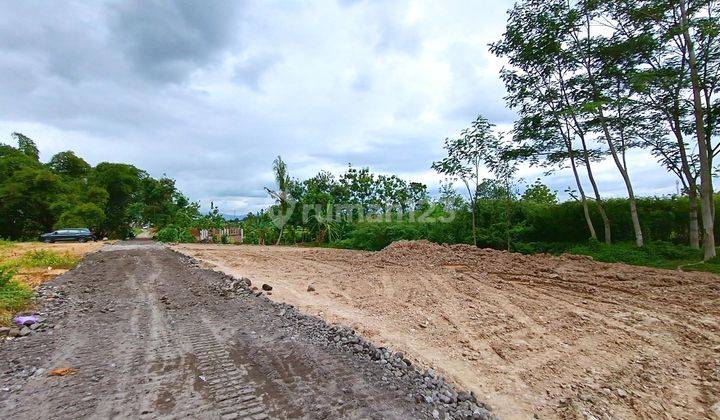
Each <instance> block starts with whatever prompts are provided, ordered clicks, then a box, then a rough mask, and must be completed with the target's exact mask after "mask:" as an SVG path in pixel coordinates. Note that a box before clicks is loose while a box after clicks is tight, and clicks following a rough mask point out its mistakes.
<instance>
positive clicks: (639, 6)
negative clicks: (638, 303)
mask: <svg viewBox="0 0 720 420" xmlns="http://www.w3.org/2000/svg"><path fill="white" fill-rule="evenodd" d="M718 12H719V11H718V5H717V2H715V1H707V0H701V1H691V0H619V1H610V2H606V1H598V0H580V1H570V0H549V1H546V0H526V1H521V2H518V3H516V4H515V6H514V7H513V8H512V9H511V10H510V11H509V16H508V23H507V27H506V31H505V33H504V35H503V37H502V39H500V40H499V41H497V42H495V43H493V44H492V45H491V46H490V50H491V52H492V53H494V54H496V55H497V56H498V57H501V58H503V59H505V60H506V61H507V65H506V66H505V67H504V68H503V70H502V73H501V77H502V80H503V81H504V83H505V86H506V88H507V91H508V96H507V103H508V105H509V106H510V107H512V108H514V109H515V110H517V112H518V114H519V119H518V121H517V122H516V123H515V127H514V130H513V136H512V143H513V144H512V145H511V146H510V147H509V149H510V150H509V152H508V156H506V157H508V158H514V159H524V160H526V161H528V162H530V163H532V164H536V165H540V166H542V167H545V168H547V169H548V171H554V170H558V169H562V168H570V169H571V170H572V173H573V176H574V180H575V185H574V190H575V191H576V192H577V196H578V200H579V201H580V202H581V203H582V206H583V214H584V218H585V221H586V225H587V232H588V235H589V237H590V238H592V239H597V238H598V237H599V236H600V235H599V234H598V232H597V228H596V223H595V221H594V220H593V219H592V217H590V209H589V208H590V207H591V206H593V207H595V209H596V211H597V213H599V215H600V218H601V224H602V226H603V234H602V239H603V240H604V241H605V242H606V243H610V242H611V241H612V236H613V235H612V232H613V229H612V226H611V220H610V218H609V217H608V215H607V211H606V208H605V202H606V200H605V199H604V198H603V196H602V194H601V191H600V190H599V188H598V184H597V181H596V177H595V174H594V171H593V170H594V167H596V166H597V162H599V161H601V160H605V159H610V160H611V161H612V162H613V163H614V166H615V167H616V169H617V171H618V173H619V175H620V177H621V178H622V180H623V184H624V187H625V189H626V191H627V202H628V212H629V214H628V217H629V218H630V219H631V221H632V226H633V231H634V240H635V243H636V245H637V246H638V247H642V246H643V245H644V243H645V238H644V237H643V229H642V226H641V220H640V215H639V214H638V209H637V198H636V195H635V191H634V183H633V178H632V172H631V170H632V168H631V167H630V164H629V161H628V159H627V153H628V151H629V150H631V149H633V148H641V149H645V150H648V151H650V152H651V153H652V154H653V155H654V156H655V157H656V158H657V161H658V164H659V165H661V166H662V167H664V168H665V169H667V170H668V171H669V172H671V173H673V174H675V175H676V176H677V178H678V180H679V182H680V183H681V185H682V186H683V191H684V194H686V195H687V198H688V200H689V209H688V216H689V217H688V225H689V232H690V234H689V245H690V246H691V247H693V248H699V247H700V242H701V241H702V243H703V249H704V258H705V259H706V260H707V259H710V258H713V257H714V256H715V255H716V251H715V237H714V216H715V207H714V189H713V175H714V174H715V167H714V158H715V156H716V155H717V153H718V152H719V151H720V145H719V144H718V142H717V141H716V139H715V137H716V136H717V134H718V116H719V115H720V113H719V110H720V107H719V105H720V102H718V98H717V87H718V82H719V81H720V79H719V76H720V73H719V71H720V60H719V58H720V44H719V41H718V36H719V35H720V24H719V23H718V18H717V16H718ZM588 184H589V188H588V187H587V185H588ZM698 209H699V210H700V214H701V218H700V220H698Z"/></svg>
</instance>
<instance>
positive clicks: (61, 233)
mask: <svg viewBox="0 0 720 420" xmlns="http://www.w3.org/2000/svg"><path fill="white" fill-rule="evenodd" d="M40 240H41V241H43V242H46V243H53V242H60V241H77V242H87V241H94V240H95V236H94V235H93V234H92V232H90V229H87V228H73V229H60V230H56V231H55V232H50V233H43V234H42V235H40Z"/></svg>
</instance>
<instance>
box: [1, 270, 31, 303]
mask: <svg viewBox="0 0 720 420" xmlns="http://www.w3.org/2000/svg"><path fill="white" fill-rule="evenodd" d="M13 275H14V274H13V272H12V271H7V269H4V268H2V267H0V314H3V313H7V312H14V311H17V310H20V309H22V308H23V307H25V306H26V305H27V304H28V301H29V300H30V298H31V297H32V291H31V290H30V289H29V288H28V287H27V286H25V285H23V284H21V283H19V282H17V281H15V280H13V279H12V276H13Z"/></svg>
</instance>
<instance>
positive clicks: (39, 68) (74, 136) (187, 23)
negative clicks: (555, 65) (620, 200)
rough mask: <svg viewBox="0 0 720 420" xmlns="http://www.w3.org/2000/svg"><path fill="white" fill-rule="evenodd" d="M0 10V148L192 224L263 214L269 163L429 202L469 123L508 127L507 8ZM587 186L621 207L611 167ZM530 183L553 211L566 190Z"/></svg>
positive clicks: (41, 6)
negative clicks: (110, 178) (90, 172)
mask: <svg viewBox="0 0 720 420" xmlns="http://www.w3.org/2000/svg"><path fill="white" fill-rule="evenodd" d="M0 3H1V4H2V9H3V13H2V14H0V109H1V110H2V112H1V113H0V142H5V143H9V144H13V143H12V141H11V140H10V134H11V133H12V132H14V131H19V132H22V133H24V134H25V135H28V136H30V137H31V138H33V139H34V140H35V141H36V142H37V144H38V147H39V149H40V152H41V159H43V160H44V161H47V160H49V159H50V157H52V155H53V154H55V153H57V152H59V151H63V150H73V151H75V152H76V153H77V154H78V155H80V156H82V157H83V158H85V159H86V160H87V161H88V162H89V163H91V164H93V165H94V164H97V163H99V162H103V161H111V162H124V163H131V164H133V165H135V166H137V167H139V168H142V169H145V170H147V171H148V172H149V173H150V174H151V175H153V176H155V177H158V176H162V175H167V176H169V177H171V178H174V179H175V180H176V182H177V186H178V188H179V189H180V190H181V191H182V192H183V193H184V194H185V195H187V196H188V197H190V198H191V199H192V200H194V201H198V202H200V204H201V205H202V208H203V209H207V208H208V207H209V205H210V202H211V201H213V202H214V203H215V204H216V206H218V207H219V208H220V210H221V211H222V212H224V213H227V214H234V213H235V214H238V215H239V214H244V213H246V212H248V211H256V210H258V209H260V208H263V207H265V206H266V205H267V204H268V203H270V202H271V200H270V199H269V198H268V196H267V194H266V193H265V191H264V189H263V187H264V186H271V185H272V183H273V177H272V170H271V169H272V161H273V159H274V158H275V157H276V156H277V155H281V156H282V158H283V160H285V161H286V162H287V164H288V168H289V171H290V174H291V175H292V176H293V177H295V178H299V179H305V178H308V177H311V176H313V175H314V174H316V173H317V172H319V171H320V170H328V171H331V172H333V173H336V174H340V173H342V172H344V170H345V169H346V168H347V165H348V164H349V163H352V164H353V166H355V167H365V166H367V167H370V169H371V170H372V171H374V172H377V173H387V174H397V175H399V176H401V177H404V178H406V179H408V180H412V181H420V182H425V183H426V184H427V185H428V188H429V191H430V192H431V193H434V192H436V190H437V185H438V183H439V181H440V180H441V178H440V176H439V175H437V174H436V173H434V172H433V171H432V170H431V169H430V165H431V164H432V162H433V161H435V160H439V159H441V158H442V156H443V150H442V144H443V139H444V138H446V137H451V136H454V135H456V134H457V133H459V132H460V130H461V129H462V128H464V127H466V126H468V125H469V124H470V122H471V121H472V120H473V119H474V118H475V116H476V115H478V114H483V115H485V116H486V117H487V118H488V119H489V120H491V121H492V122H494V123H495V124H497V126H498V128H499V129H501V130H509V128H510V127H512V123H513V121H514V119H515V114H514V113H513V111H512V110H509V109H507V108H506V107H505V104H504V100H503V97H504V95H505V90H504V87H503V84H502V82H501V81H500V78H499V75H498V73H499V70H500V69H501V67H502V64H503V63H502V62H501V61H500V60H499V59H497V58H496V57H494V56H493V55H492V54H490V53H489V51H488V43H490V42H493V41H495V40H497V39H499V37H500V36H501V35H502V33H503V30H504V24H505V17H506V10H507V9H508V8H509V7H511V5H512V1H476V2H470V1H465V0H444V1H441V2H439V1H433V0H427V1H405V0H388V1H381V0H319V1H289V0H287V1H272V0H267V1H239V0H238V1H212V0H203V1H188V0H184V1H152V0H133V1H97V2H74V1H63V2H57V1H51V0H47V1H36V0H26V1H14V0H12V1H11V0H0ZM630 159H631V176H632V177H633V179H634V180H635V184H636V185H635V188H636V193H637V194H639V195H655V194H667V193H673V192H675V190H676V183H675V179H674V178H673V176H672V175H670V174H668V173H666V171H665V170H663V169H661V168H659V167H658V165H657V163H655V161H654V160H653V158H652V157H651V156H649V155H648V154H647V153H645V152H634V153H633V154H632V155H631V157H630ZM596 171H597V178H598V182H599V184H600V188H601V190H602V192H603V193H604V194H605V195H607V196H623V195H624V192H625V190H624V186H623V184H622V182H621V178H620V177H619V176H618V175H617V170H616V169H615V167H614V165H613V163H612V162H610V161H607V162H603V163H601V164H599V165H598V167H597V169H596ZM520 176H521V177H522V178H523V179H525V180H526V181H527V182H532V181H533V180H534V179H535V178H537V177H543V170H541V169H537V168H530V167H526V166H524V167H522V169H521V171H520ZM543 181H544V182H545V183H546V184H548V185H549V186H550V187H551V188H552V189H554V190H557V191H558V192H559V193H560V196H561V198H564V197H567V195H566V194H565V193H564V191H565V190H566V189H567V187H568V186H571V185H572V184H573V181H572V177H571V174H570V173H569V171H559V172H556V173H554V174H552V175H550V176H548V177H543Z"/></svg>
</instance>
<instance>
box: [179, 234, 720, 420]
mask: <svg viewBox="0 0 720 420" xmlns="http://www.w3.org/2000/svg"><path fill="white" fill-rule="evenodd" d="M176 249H178V250H180V251H181V252H184V253H186V254H188V255H191V256H193V257H195V258H197V259H198V260H202V261H203V264H204V265H205V266H207V267H210V268H214V269H219V270H222V271H225V272H227V273H229V274H233V275H236V276H244V277H248V278H250V279H252V280H253V281H254V282H260V283H261V282H270V281H272V284H273V286H274V289H273V294H272V296H270V298H271V299H273V300H277V301H281V302H285V303H288V304H292V305H295V306H296V307H297V308H299V309H300V310H302V311H303V312H305V313H311V314H316V315H318V316H320V317H322V318H323V319H325V320H326V321H327V322H332V323H340V324H343V325H350V326H352V327H353V328H354V329H355V330H356V331H358V332H359V333H360V334H361V335H362V336H363V337H366V338H368V339H370V340H372V341H373V342H374V343H376V344H380V345H387V346H388V347H393V348H395V349H399V350H402V351H403V352H404V353H405V355H406V357H407V358H409V359H410V360H411V361H413V362H414V365H421V366H432V367H434V368H435V369H436V370H438V372H440V373H442V374H443V375H445V376H446V377H447V378H449V379H450V380H452V381H453V382H454V383H456V384H458V386H460V387H462V388H463V389H467V390H472V391H474V392H475V393H476V394H477V395H478V398H479V399H480V400H482V401H484V402H486V403H488V404H489V405H490V406H492V408H493V410H494V412H495V413H497V415H499V416H500V417H502V418H513V419H515V418H517V419H527V418H533V417H534V416H537V417H539V418H564V419H576V418H578V419H626V418H628V419H629V418H647V419H658V418H679V419H697V418H718V419H720V277H719V276H717V275H715V274H710V273H686V272H681V271H674V270H658V269H652V268H647V267H635V266H628V265H622V264H605V263H599V262H596V261H593V260H592V259H590V258H589V257H584V256H573V255H563V256H559V257H554V256H550V255H521V254H515V253H508V252H502V251H496V250H490V249H478V248H475V247H472V246H468V245H451V246H448V245H445V246H444V245H439V244H433V243H429V242H426V241H411V242H402V241H401V242H396V243H393V244H392V245H390V246H388V247H387V248H385V249H384V250H382V251H380V252H361V251H351V250H340V249H319V248H302V247H275V246H269V247H268V246H265V247H264V246H250V245H243V246H237V245H205V244H189V245H179V246H177V247H176Z"/></svg>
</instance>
